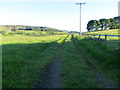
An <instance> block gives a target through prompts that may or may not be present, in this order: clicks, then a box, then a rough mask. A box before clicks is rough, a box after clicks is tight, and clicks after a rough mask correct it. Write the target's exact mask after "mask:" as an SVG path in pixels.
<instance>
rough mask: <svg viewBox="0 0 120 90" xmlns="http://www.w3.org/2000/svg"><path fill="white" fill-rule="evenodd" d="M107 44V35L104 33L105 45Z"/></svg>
mask: <svg viewBox="0 0 120 90" xmlns="http://www.w3.org/2000/svg"><path fill="white" fill-rule="evenodd" d="M106 46H107V35H105V47H106Z"/></svg>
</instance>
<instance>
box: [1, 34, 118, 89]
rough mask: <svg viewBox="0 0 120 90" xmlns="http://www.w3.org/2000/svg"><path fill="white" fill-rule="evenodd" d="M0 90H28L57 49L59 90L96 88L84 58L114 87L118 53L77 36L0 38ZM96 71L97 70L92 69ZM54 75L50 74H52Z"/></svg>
mask: <svg viewBox="0 0 120 90" xmlns="http://www.w3.org/2000/svg"><path fill="white" fill-rule="evenodd" d="M2 46H3V47H2V49H3V51H2V54H3V58H2V65H3V67H2V68H3V69H2V72H3V75H2V77H3V79H2V80H3V88H31V87H32V84H33V83H34V82H35V81H36V80H37V79H38V76H39V75H40V74H41V73H43V72H44V71H45V68H46V66H47V65H48V64H50V63H51V62H53V59H54V57H55V55H56V50H57V48H58V46H60V47H61V50H60V53H61V55H60V56H61V57H60V58H61V61H62V72H61V81H62V83H61V86H60V87H61V88H100V87H101V86H99V85H98V84H97V83H96V79H95V77H93V76H92V72H91V70H90V69H89V66H88V65H87V63H86V58H89V59H90V62H91V63H93V65H94V66H97V67H98V69H100V70H101V71H102V73H103V74H105V75H106V76H107V77H109V79H111V80H112V81H114V82H115V83H116V84H117V83H118V76H117V73H118V72H119V70H118V69H117V68H118V66H117V63H118V59H117V56H118V53H117V52H116V51H114V52H113V50H111V49H110V48H105V47H104V45H103V44H102V43H100V42H95V41H91V40H88V39H86V38H85V37H83V36H78V35H73V36H72V35H51V36H42V37H33V36H25V35H13V36H3V37H2ZM96 69H97V68H96ZM53 74H54V73H53Z"/></svg>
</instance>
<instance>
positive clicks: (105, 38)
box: [82, 34, 120, 49]
mask: <svg viewBox="0 0 120 90" xmlns="http://www.w3.org/2000/svg"><path fill="white" fill-rule="evenodd" d="M82 35H84V36H85V37H87V38H89V39H90V40H94V41H97V42H102V43H103V44H105V47H108V48H111V49H119V48H120V47H119V38H120V35H104V34H82Z"/></svg>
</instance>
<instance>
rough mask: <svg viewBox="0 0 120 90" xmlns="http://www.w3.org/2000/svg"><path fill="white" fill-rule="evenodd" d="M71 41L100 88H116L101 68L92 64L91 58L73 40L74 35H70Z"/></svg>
mask: <svg viewBox="0 0 120 90" xmlns="http://www.w3.org/2000/svg"><path fill="white" fill-rule="evenodd" d="M72 42H73V44H74V45H75V47H76V49H77V51H78V52H79V53H80V55H81V58H82V59H83V60H85V62H86V65H87V66H88V68H89V70H90V72H91V73H92V78H93V79H95V81H96V83H97V84H98V85H99V86H100V87H101V88H117V86H116V85H115V84H114V83H113V82H112V81H111V80H109V79H108V78H107V77H106V76H105V75H104V74H103V73H102V70H101V69H100V68H99V67H98V66H96V65H95V64H94V62H93V61H92V58H90V57H88V56H87V55H86V54H85V52H83V50H82V47H78V44H77V42H76V41H75V40H74V36H72ZM79 46H80V45H79ZM81 51H82V53H81Z"/></svg>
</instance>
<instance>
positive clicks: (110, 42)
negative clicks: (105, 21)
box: [86, 29, 120, 50]
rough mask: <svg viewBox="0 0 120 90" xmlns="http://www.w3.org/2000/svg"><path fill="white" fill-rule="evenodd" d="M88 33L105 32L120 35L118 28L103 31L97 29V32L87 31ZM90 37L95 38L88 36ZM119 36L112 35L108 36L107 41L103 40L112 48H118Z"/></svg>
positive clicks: (102, 37) (105, 33)
mask: <svg viewBox="0 0 120 90" xmlns="http://www.w3.org/2000/svg"><path fill="white" fill-rule="evenodd" d="M86 34H103V35H120V34H119V33H118V29H113V30H102V31H95V32H86ZM86 37H88V38H94V36H91V35H89V36H86ZM98 37H99V36H95V38H98ZM100 38H101V39H105V36H101V37H100ZM118 40H119V38H118V37H111V36H107V43H106V42H103V44H106V46H107V47H108V48H110V49H112V50H113V49H116V48H118V42H119V41H118Z"/></svg>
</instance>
